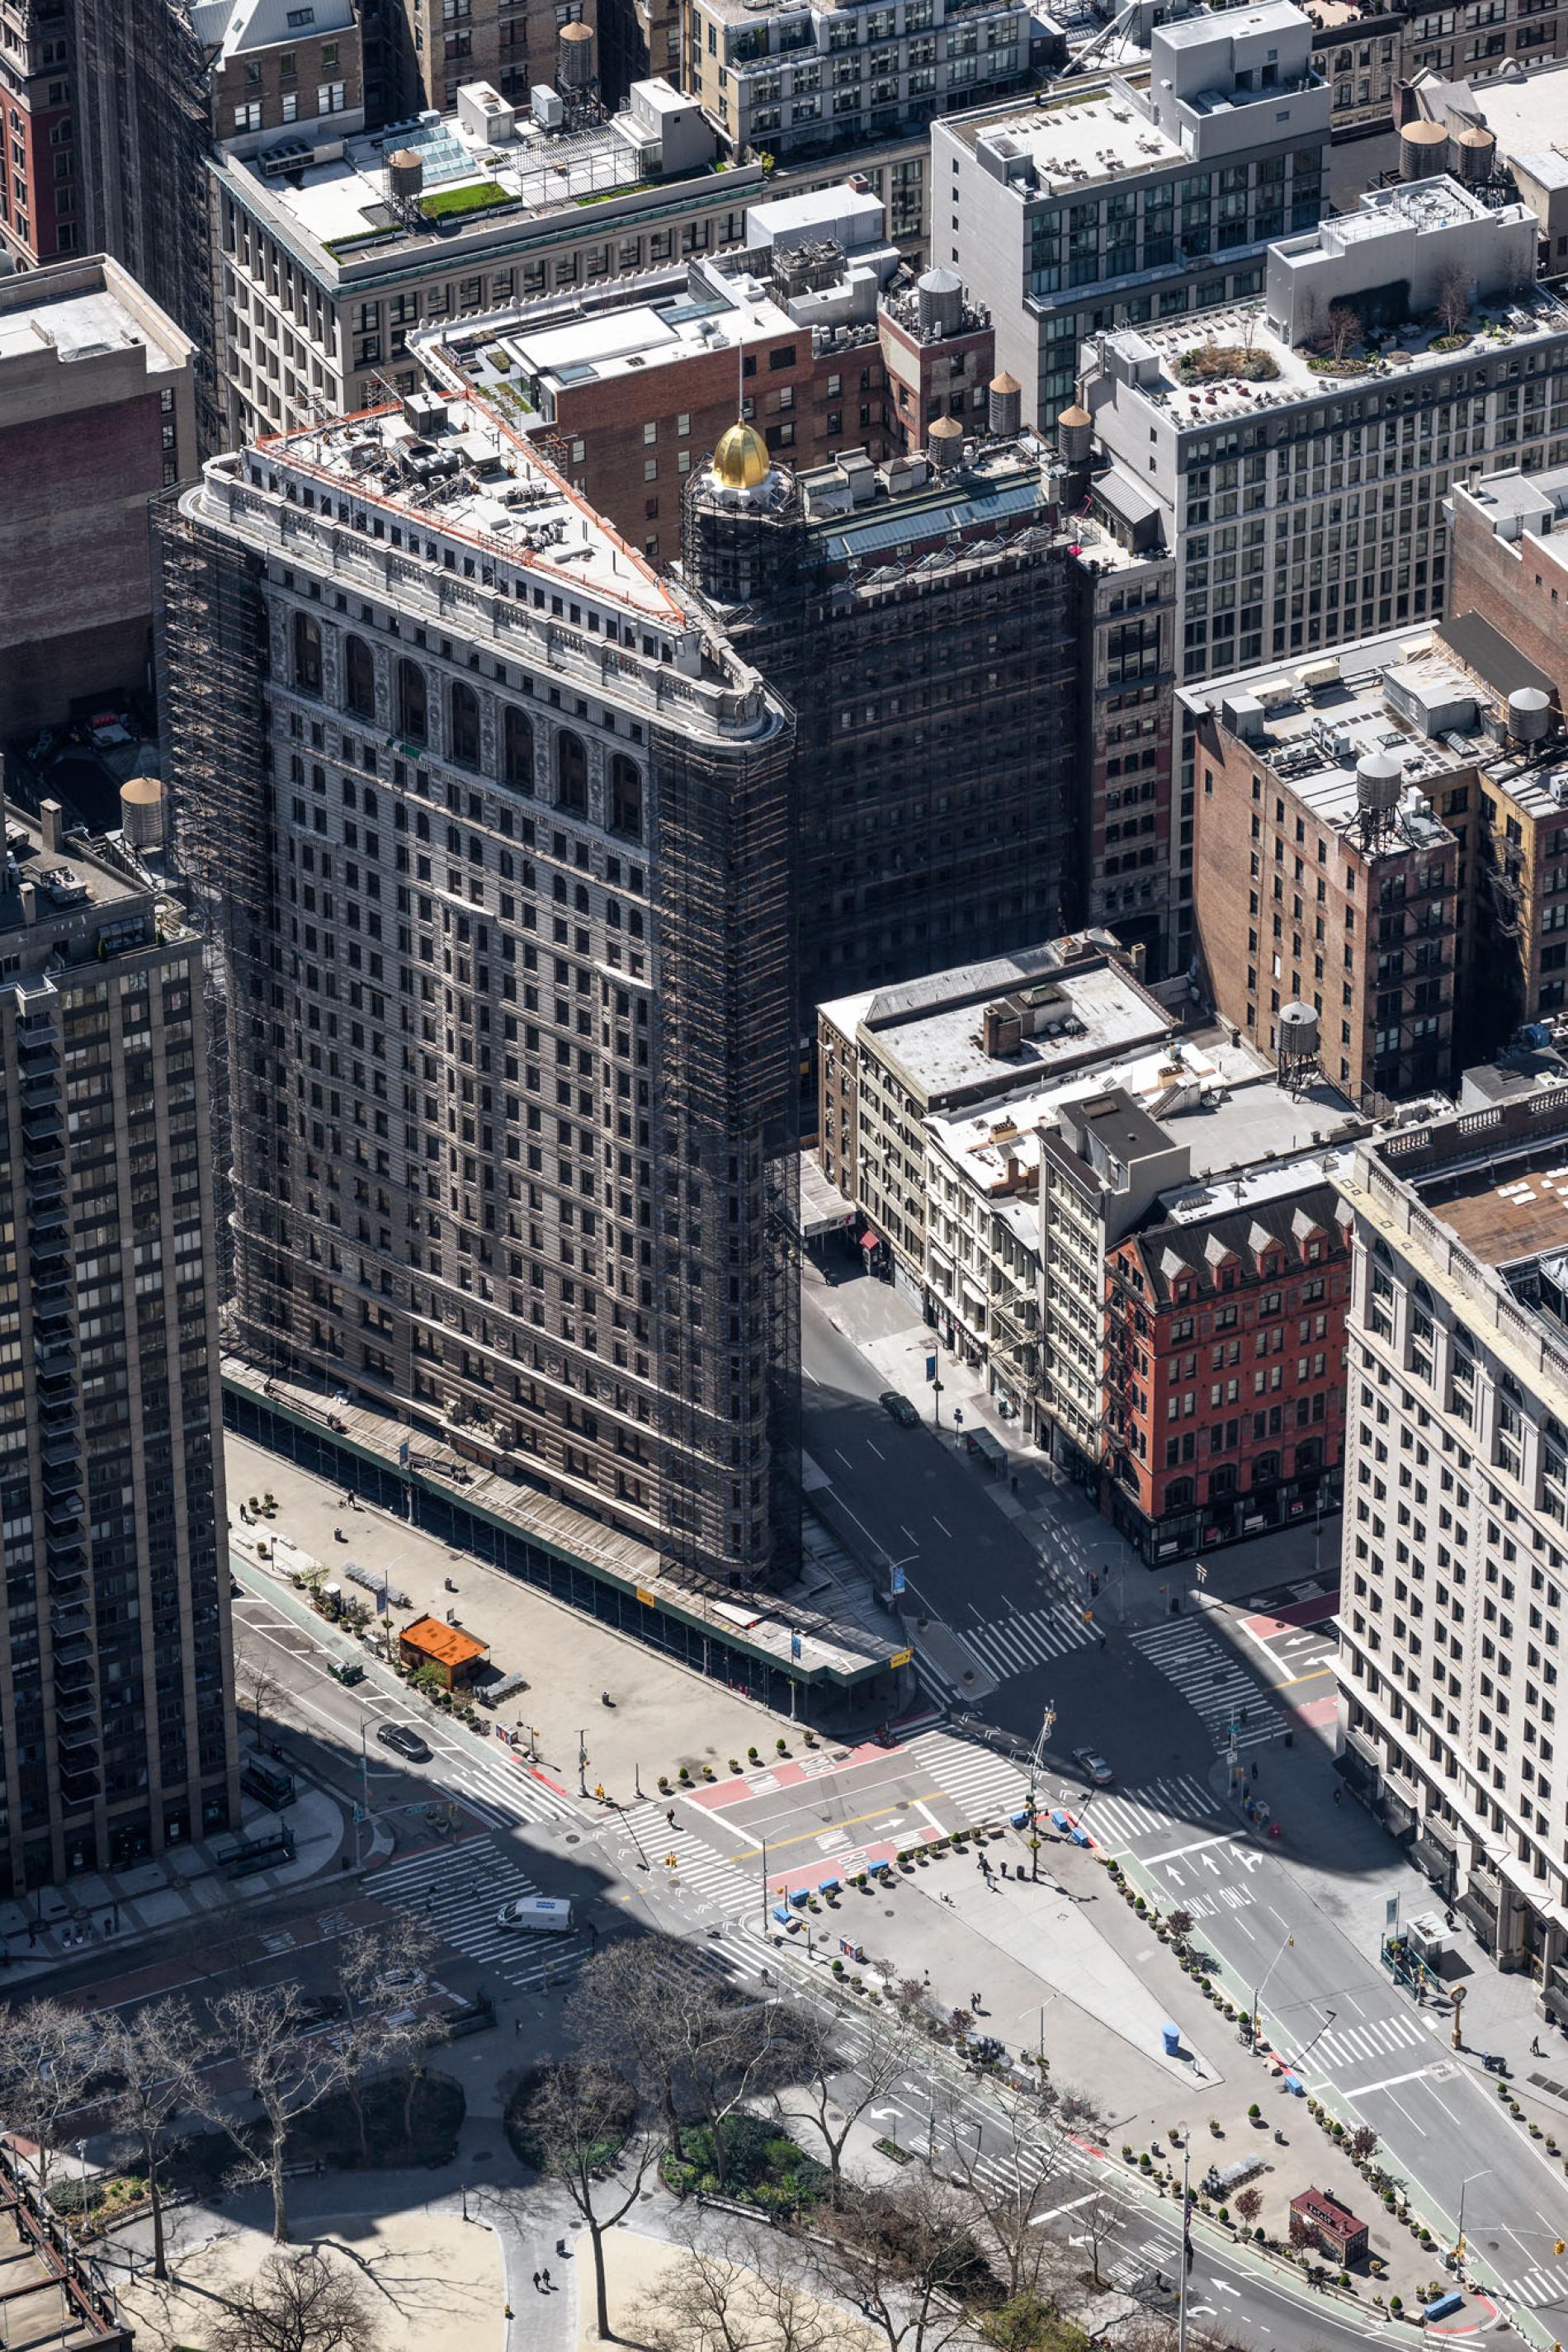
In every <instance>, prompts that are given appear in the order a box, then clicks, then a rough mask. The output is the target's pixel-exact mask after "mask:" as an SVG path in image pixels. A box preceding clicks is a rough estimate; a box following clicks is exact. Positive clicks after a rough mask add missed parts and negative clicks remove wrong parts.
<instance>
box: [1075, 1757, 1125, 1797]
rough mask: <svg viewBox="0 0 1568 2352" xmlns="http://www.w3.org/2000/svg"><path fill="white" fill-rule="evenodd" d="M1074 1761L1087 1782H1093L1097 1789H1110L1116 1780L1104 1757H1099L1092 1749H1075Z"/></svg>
mask: <svg viewBox="0 0 1568 2352" xmlns="http://www.w3.org/2000/svg"><path fill="white" fill-rule="evenodd" d="M1072 1760H1073V1762H1074V1763H1075V1764H1076V1765H1077V1766H1078V1768H1079V1771H1080V1772H1081V1773H1082V1774H1083V1776H1084V1778H1085V1780H1091V1781H1092V1782H1093V1784H1094V1786H1095V1787H1096V1788H1097V1789H1109V1788H1110V1784H1111V1782H1112V1780H1115V1778H1116V1775H1115V1773H1114V1772H1113V1771H1112V1770H1111V1769H1110V1765H1109V1764H1108V1763H1107V1762H1106V1760H1105V1759H1104V1757H1103V1756H1097V1755H1096V1754H1095V1752H1094V1750H1093V1748H1074V1749H1073V1752H1072Z"/></svg>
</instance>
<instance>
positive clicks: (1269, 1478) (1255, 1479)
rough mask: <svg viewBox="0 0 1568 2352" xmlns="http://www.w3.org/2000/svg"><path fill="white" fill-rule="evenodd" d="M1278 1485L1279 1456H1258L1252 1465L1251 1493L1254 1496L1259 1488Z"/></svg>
mask: <svg viewBox="0 0 1568 2352" xmlns="http://www.w3.org/2000/svg"><path fill="white" fill-rule="evenodd" d="M1278 1485H1279V1455H1278V1454H1259V1455H1258V1459H1257V1461H1256V1462H1255V1463H1254V1464H1253V1465H1252V1486H1253V1492H1254V1493H1255V1494H1256V1493H1257V1491H1258V1488H1259V1487H1260V1486H1278Z"/></svg>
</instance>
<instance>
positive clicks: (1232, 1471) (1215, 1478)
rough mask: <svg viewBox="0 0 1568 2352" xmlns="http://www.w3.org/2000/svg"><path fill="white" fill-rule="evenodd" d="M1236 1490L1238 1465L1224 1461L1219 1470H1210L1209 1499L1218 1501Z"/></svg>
mask: <svg viewBox="0 0 1568 2352" xmlns="http://www.w3.org/2000/svg"><path fill="white" fill-rule="evenodd" d="M1235 1492H1236V1465H1235V1463H1234V1462H1222V1463H1221V1464H1220V1466H1219V1468H1218V1469H1217V1470H1211V1471H1210V1472H1209V1501H1210V1502H1211V1503H1217V1502H1218V1501H1219V1500H1220V1499H1221V1497H1222V1496H1226V1495H1234V1494H1235Z"/></svg>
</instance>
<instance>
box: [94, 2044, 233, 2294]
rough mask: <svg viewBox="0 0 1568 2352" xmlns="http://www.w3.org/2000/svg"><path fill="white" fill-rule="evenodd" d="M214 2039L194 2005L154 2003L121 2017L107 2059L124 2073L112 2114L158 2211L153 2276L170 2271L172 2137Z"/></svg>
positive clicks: (113, 2069)
mask: <svg viewBox="0 0 1568 2352" xmlns="http://www.w3.org/2000/svg"><path fill="white" fill-rule="evenodd" d="M207 2050H208V2043H207V2040H206V2036H205V2033H204V2032H203V2030H202V2028H201V2026H200V2025H199V2024H198V2023H197V2022H196V2019H195V2012H194V2011H193V2010H192V2009H191V2006H190V2003H189V2002H188V2001H185V2000H179V1999H177V1998H176V1999H174V2000H159V2001H150V2002H149V2003H148V2005H147V2007H146V2008H145V2009H139V2010H137V2011H136V2012H135V2014H134V2015H133V2016H132V2017H129V2018H121V2017H118V2016H117V2017H115V2019H114V2020H113V2021H112V2023H111V2024H110V2027H109V2032H108V2037H107V2040H106V2042H105V2044H104V2052H103V2055H104V2063H106V2065H107V2066H108V2067H109V2068H110V2071H111V2072H112V2073H113V2074H115V2075H116V2076H118V2077H119V2081H120V2088H119V2089H118V2090H117V2091H116V2092H115V2095H114V2100H113V2104H112V2105H111V2107H110V2116H111V2117H112V2120H113V2123H114V2126H115V2129H116V2131H117V2133H118V2135H119V2137H120V2138H121V2141H122V2142H123V2144H124V2145H125V2146H126V2147H128V2148H129V2149H130V2150H131V2151H132V2153H133V2155H134V2158H135V2161H136V2162H137V2164H139V2165H140V2167H141V2168H142V2173H143V2174H144V2175H145V2178H146V2181H147V2196H148V2200H149V2202H150V2203H151V2206H152V2209H153V2277H154V2278H161V2279H163V2278H167V2277H168V2275H169V2263H168V2252H167V2249H166V2247H165V2245H164V2242H163V2157H164V2153H165V2150H166V2148H167V2146H168V2141H169V2137H170V2135H171V2133H172V2132H173V2130H174V2126H175V2124H176V2123H177V2122H178V2120H179V2118H180V2116H183V2115H184V2113H185V2112H186V2110H187V2108H190V2107H194V2106H195V2104H196V2090H197V2081H198V2075H199V2072H200V2068H201V2064H202V2061H203V2059H204V2058H205V2056H206V2054H207Z"/></svg>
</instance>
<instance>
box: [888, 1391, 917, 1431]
mask: <svg viewBox="0 0 1568 2352" xmlns="http://www.w3.org/2000/svg"><path fill="white" fill-rule="evenodd" d="M877 1402H878V1403H879V1405H880V1406H881V1408H882V1411H883V1412H885V1413H888V1414H889V1415H890V1417H891V1418H892V1419H893V1420H894V1421H896V1422H897V1423H898V1424H899V1427H900V1429H918V1428H919V1427H920V1425H921V1417H920V1414H919V1413H918V1412H916V1411H915V1408H914V1406H913V1405H912V1404H911V1403H910V1401H909V1399H908V1397H907V1396H900V1394H899V1391H898V1390H897V1389H884V1390H883V1391H882V1393H881V1395H880V1396H879V1398H878V1400H877Z"/></svg>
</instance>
